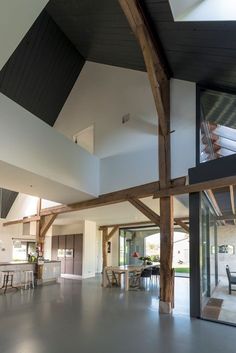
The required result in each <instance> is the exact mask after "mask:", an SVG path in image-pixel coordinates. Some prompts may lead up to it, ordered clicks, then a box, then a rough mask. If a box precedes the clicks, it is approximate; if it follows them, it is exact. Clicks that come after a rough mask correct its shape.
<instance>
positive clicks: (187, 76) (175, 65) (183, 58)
mask: <svg viewBox="0 0 236 353" xmlns="http://www.w3.org/2000/svg"><path fill="white" fill-rule="evenodd" d="M142 4H143V5H144V8H145V12H146V14H147V16H148V18H149V20H150V24H151V25H152V29H153V31H154V33H158V36H159V38H160V40H161V43H162V46H163V48H164V51H165V55H166V58H167V60H168V62H169V65H170V68H171V70H172V72H173V76H174V77H175V78H178V79H182V80H187V81H193V82H202V83H203V82H204V83H206V84H214V85H219V86H226V87H234V86H235V83H236V41H235V33H236V22H235V21H232V22H229V21H227V22H224V21H220V22H219V21H216V22H215V21H210V22H205V21H201V22H174V20H173V16H172V12H171V9H170V5H169V2H168V0H144V1H142Z"/></svg>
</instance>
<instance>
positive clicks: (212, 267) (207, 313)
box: [200, 193, 222, 320]
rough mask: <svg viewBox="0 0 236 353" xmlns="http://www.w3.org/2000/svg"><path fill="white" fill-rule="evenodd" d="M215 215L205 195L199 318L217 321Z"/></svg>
mask: <svg viewBox="0 0 236 353" xmlns="http://www.w3.org/2000/svg"><path fill="white" fill-rule="evenodd" d="M217 268H218V264H217V227H216V214H215V212H214V210H213V208H212V207H211V204H210V202H209V201H208V198H207V195H206V194H205V193H202V196H201V234H200V277H201V287H200V289H201V316H202V317H203V318H206V319H210V320H218V317H219V314H220V308H221V303H222V302H221V300H220V299H218V298H215V296H214V293H215V290H216V287H217V283H218V270H217Z"/></svg>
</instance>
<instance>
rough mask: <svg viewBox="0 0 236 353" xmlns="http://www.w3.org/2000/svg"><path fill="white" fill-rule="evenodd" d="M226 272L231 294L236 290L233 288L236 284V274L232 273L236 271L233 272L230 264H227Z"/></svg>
mask: <svg viewBox="0 0 236 353" xmlns="http://www.w3.org/2000/svg"><path fill="white" fill-rule="evenodd" d="M226 273H227V277H228V281H229V294H231V292H232V290H233V291H236V289H232V285H234V286H236V276H232V273H236V272H231V271H230V269H229V266H228V265H226Z"/></svg>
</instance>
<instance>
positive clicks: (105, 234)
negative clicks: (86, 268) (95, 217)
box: [102, 228, 108, 272]
mask: <svg viewBox="0 0 236 353" xmlns="http://www.w3.org/2000/svg"><path fill="white" fill-rule="evenodd" d="M107 237H108V228H104V229H103V230H102V259H103V263H102V272H104V268H105V267H107Z"/></svg>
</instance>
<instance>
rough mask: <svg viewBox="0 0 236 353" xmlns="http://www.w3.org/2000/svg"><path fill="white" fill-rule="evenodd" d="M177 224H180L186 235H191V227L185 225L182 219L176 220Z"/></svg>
mask: <svg viewBox="0 0 236 353" xmlns="http://www.w3.org/2000/svg"><path fill="white" fill-rule="evenodd" d="M174 221H175V223H176V224H178V226H180V227H181V228H182V229H183V230H184V231H185V232H186V233H189V226H188V225H187V224H186V223H184V222H183V221H182V220H181V219H179V218H175V219H174Z"/></svg>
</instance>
